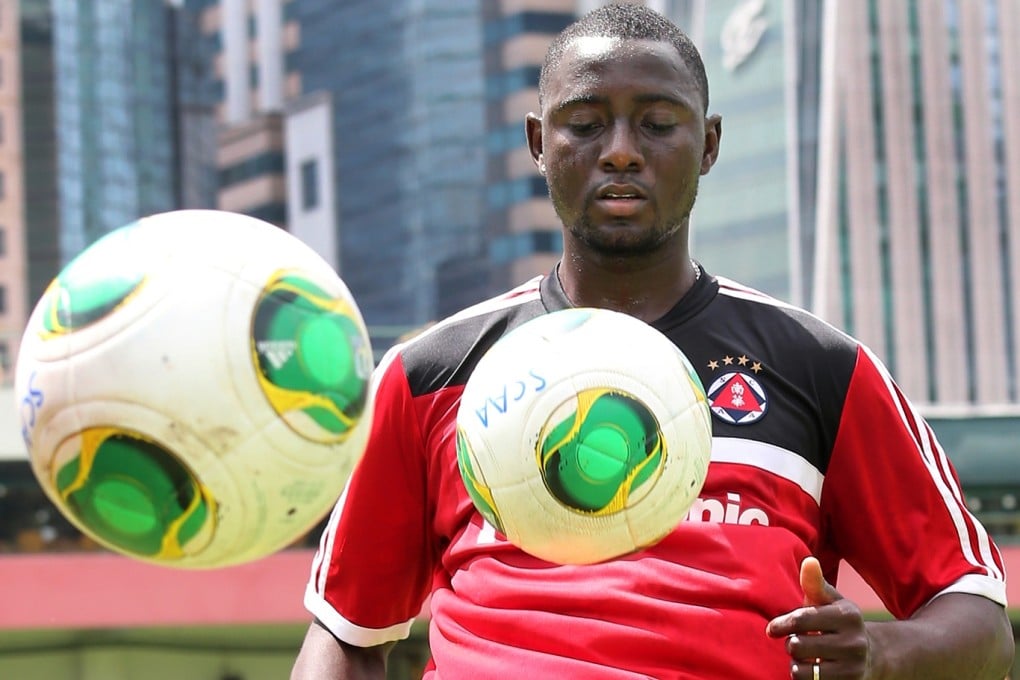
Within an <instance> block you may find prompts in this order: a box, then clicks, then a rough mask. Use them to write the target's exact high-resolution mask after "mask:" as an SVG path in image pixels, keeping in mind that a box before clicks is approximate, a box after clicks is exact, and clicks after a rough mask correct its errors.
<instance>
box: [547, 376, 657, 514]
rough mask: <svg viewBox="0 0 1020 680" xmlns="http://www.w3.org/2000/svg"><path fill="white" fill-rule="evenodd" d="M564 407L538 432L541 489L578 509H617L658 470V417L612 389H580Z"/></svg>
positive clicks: (593, 511)
mask: <svg viewBox="0 0 1020 680" xmlns="http://www.w3.org/2000/svg"><path fill="white" fill-rule="evenodd" d="M567 406H568V413H567V414H566V416H565V417H563V418H562V419H561V420H559V421H558V422H550V423H548V424H547V425H546V427H545V428H543V431H542V433H541V435H540V437H539V445H538V448H537V450H536V453H537V457H538V460H537V463H538V466H539V469H540V470H541V472H542V478H543V480H544V482H545V484H546V488H547V489H548V490H549V492H550V493H551V494H552V495H553V496H554V497H555V498H556V499H557V500H559V501H560V502H561V503H563V504H564V505H565V506H566V507H568V508H571V509H573V510H576V511H578V512H582V513H586V514H592V515H596V516H601V515H610V514H613V513H616V512H619V511H621V510H623V509H624V508H626V507H627V505H628V503H629V502H630V501H631V500H632V497H633V496H634V495H635V493H636V492H637V491H638V489H640V488H643V487H644V488H647V487H646V485H650V484H653V483H654V481H655V479H657V477H658V474H659V472H660V471H661V469H662V465H663V462H664V460H665V456H666V452H665V450H664V448H663V437H662V433H661V431H660V428H659V424H658V421H657V420H656V419H655V416H654V415H653V414H652V412H651V411H650V410H649V409H648V408H647V407H646V406H645V405H644V404H643V403H641V402H640V401H639V400H638V399H637V398H636V397H634V396H633V395H630V394H625V393H623V392H621V391H619V390H615V389H606V388H592V389H587V390H582V391H580V392H579V393H578V394H577V395H576V397H575V400H574V402H573V403H571V404H569V405H567ZM556 412H557V413H558V412H562V409H557V411H556Z"/></svg>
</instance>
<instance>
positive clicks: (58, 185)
mask: <svg viewBox="0 0 1020 680" xmlns="http://www.w3.org/2000/svg"><path fill="white" fill-rule="evenodd" d="M170 12H171V10H170V9H169V7H168V6H167V4H166V3H165V1H164V0H143V1H134V0H102V1H101V2H100V1H98V0H88V1H85V0H83V1H80V2H79V1H78V0H22V1H21V2H16V1H14V0H4V2H2V3H0V99H2V103H0V109H2V111H0V115H2V117H3V120H2V121H0V220H2V223H0V264H2V266H0V271H2V272H3V273H2V274H0V375H3V374H5V373H8V372H9V371H7V370H6V369H9V368H10V364H11V363H12V361H13V358H14V356H15V355H16V348H17V343H18V341H19V340H20V335H21V332H22V330H23V328H24V324H25V321H26V315H27V313H28V311H29V310H30V309H31V307H32V305H33V304H34V303H35V301H36V300H37V299H38V297H39V296H40V295H41V293H42V291H43V288H44V287H45V285H46V284H47V283H48V282H49V280H50V279H51V278H52V277H53V276H54V275H55V274H56V273H57V271H58V270H59V268H60V266H62V265H63V264H66V263H67V262H68V261H69V260H70V259H71V258H72V257H74V256H75V255H77V254H78V253H79V252H80V251H81V250H82V249H83V248H84V247H85V246H87V245H88V244H90V243H91V242H93V241H95V240H96V239H97V238H98V237H99V236H101V235H102V234H104V233H106V232H108V231H110V230H112V229H115V228H117V227H119V226H122V225H124V224H127V223H129V222H131V221H133V220H134V219H136V218H138V217H140V216H142V215H146V214H150V213H154V212H160V211H164V210H170V209H172V208H174V207H176V206H177V204H178V197H179V189H178V181H177V177H178V167H177V153H176V150H177V137H176V133H177V131H176V120H177V117H176V111H175V98H176V89H177V88H176V84H175V79H174V77H173V72H174V69H173V65H174V42H173V32H172V30H171V27H172V22H171V20H170V19H171V14H170ZM8 377H9V376H8Z"/></svg>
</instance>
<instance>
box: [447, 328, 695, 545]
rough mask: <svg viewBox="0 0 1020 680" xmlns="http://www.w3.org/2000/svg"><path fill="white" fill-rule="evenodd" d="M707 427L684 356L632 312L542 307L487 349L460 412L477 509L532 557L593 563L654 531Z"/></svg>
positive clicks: (660, 530)
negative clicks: (545, 310) (538, 313)
mask: <svg viewBox="0 0 1020 680" xmlns="http://www.w3.org/2000/svg"><path fill="white" fill-rule="evenodd" d="M711 442H712V426H711V421H710V414H709V407H708V402H707V400H706V398H705V392H704V388H703V387H702V384H701V381H700V379H699V378H698V375H697V373H695V371H694V369H693V367H692V366H691V364H690V362H689V361H688V360H687V358H686V357H685V356H684V354H683V353H682V352H681V351H680V350H679V349H678V348H677V347H676V346H675V345H674V344H673V343H672V342H670V341H669V340H668V339H667V338H666V337H665V336H664V335H663V334H662V333H660V332H659V331H657V330H655V329H654V328H652V327H651V326H649V325H648V324H646V323H644V322H642V321H640V320H638V319H635V318H634V317H631V316H628V315H626V314H621V313H618V312H612V311H609V310H604V309H588V308H580V309H569V310H563V311H558V312H553V313H550V314H547V315H544V316H541V317H538V318H536V319H533V320H531V321H528V322H526V323H524V324H523V325H521V326H520V327H518V328H516V329H514V330H512V331H511V332H509V333H508V334H507V335H505V336H504V337H503V338H501V339H500V340H499V341H497V342H496V343H495V344H494V345H493V346H492V347H491V348H490V349H489V351H488V352H486V353H485V354H484V355H483V356H482V358H481V360H480V361H479V362H478V365H477V367H476V368H475V370H474V372H473V373H472V374H471V376H470V378H469V379H468V382H467V385H466V386H465V388H464V392H463V395H462V396H461V401H460V407H459V410H458V412H457V461H458V465H459V467H460V472H461V477H462V478H463V480H464V484H465V486H466V487H467V490H468V493H469V495H470V496H471V499H472V500H473V501H474V504H475V507H476V508H477V509H478V511H479V512H480V513H481V515H482V516H483V517H484V518H485V519H486V521H488V522H489V523H490V524H491V525H492V526H493V527H495V529H496V530H498V531H499V532H500V533H502V534H503V535H504V536H505V537H506V538H507V540H508V541H510V542H511V543H513V544H514V545H516V546H517V547H519V548H520V549H522V550H524V551H525V552H528V553H530V554H532V555H534V556H536V557H539V558H541V559H544V560H547V561H550V562H556V563H560V564H590V563H594V562H601V561H604V560H608V559H612V558H615V557H619V556H622V555H626V554H629V553H632V552H635V551H637V550H640V549H642V548H645V547H648V546H650V545H653V544H655V543H657V542H658V541H659V540H661V539H662V538H664V537H665V536H666V535H667V534H668V533H670V532H671V531H672V530H673V529H674V528H676V526H677V524H679V522H680V521H681V520H682V519H683V517H684V516H685V515H686V514H687V511H688V510H689V509H690V507H691V505H692V504H693V502H694V501H695V499H696V498H697V497H698V494H699V493H700V491H701V487H702V485H703V484H704V481H705V475H706V473H707V470H708V462H709V457H710V452H711Z"/></svg>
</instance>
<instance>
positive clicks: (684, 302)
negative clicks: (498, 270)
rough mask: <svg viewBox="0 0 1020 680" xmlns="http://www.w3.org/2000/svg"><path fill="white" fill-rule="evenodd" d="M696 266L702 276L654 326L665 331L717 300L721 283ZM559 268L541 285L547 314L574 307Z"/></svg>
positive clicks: (545, 278) (543, 303) (546, 277)
mask: <svg viewBox="0 0 1020 680" xmlns="http://www.w3.org/2000/svg"><path fill="white" fill-rule="evenodd" d="M694 264H695V265H696V266H697V267H698V268H699V269H700V270H701V276H699V277H698V280H697V281H695V282H694V285H693V286H692V287H691V289H690V290H689V291H687V292H686V293H685V294H684V296H683V297H682V298H680V300H679V301H678V302H677V303H676V304H675V305H673V308H672V309H670V310H669V311H668V312H666V314H664V315H663V316H662V318H660V319H657V320H656V321H654V322H653V323H652V326H654V327H656V328H658V329H660V330H665V329H667V328H670V327H673V326H676V325H677V324H681V323H683V322H685V321H687V320H688V319H690V318H691V317H693V316H694V315H695V314H697V313H698V312H700V311H701V310H702V309H704V308H705V307H706V306H707V305H708V303H709V302H711V301H712V300H713V299H714V298H715V296H716V294H717V293H718V292H719V282H718V281H716V278H715V277H714V276H712V275H711V274H709V273H708V272H707V271H705V268H704V267H702V266H701V264H700V263H698V262H695V263H694ZM559 266H560V265H559V263H558V262H557V263H556V266H555V267H553V270H552V271H551V272H549V274H547V275H546V276H545V277H543V279H542V282H541V284H540V291H541V295H542V305H543V306H544V307H545V310H546V311H547V312H555V311H558V310H561V309H570V308H571V307H573V306H574V305H572V304H571V303H570V300H569V299H568V298H567V294H566V293H565V292H563V286H562V285H561V284H560V277H559V276H558V275H557V274H556V270H557V269H558V268H559Z"/></svg>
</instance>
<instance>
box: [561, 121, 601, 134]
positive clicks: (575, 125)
mask: <svg viewBox="0 0 1020 680" xmlns="http://www.w3.org/2000/svg"><path fill="white" fill-rule="evenodd" d="M600 127H602V124H601V123H599V122H597V121H569V122H568V123H567V128H568V129H569V130H570V131H571V132H572V133H574V134H575V135H579V136H585V135H590V134H593V133H595V132H596V131H597V130H598V129H599V128H600Z"/></svg>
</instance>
